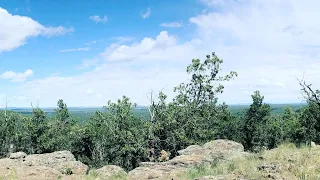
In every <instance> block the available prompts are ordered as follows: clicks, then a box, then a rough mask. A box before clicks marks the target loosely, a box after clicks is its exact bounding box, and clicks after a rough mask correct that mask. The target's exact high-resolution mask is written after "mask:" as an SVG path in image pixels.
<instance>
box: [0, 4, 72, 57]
mask: <svg viewBox="0 0 320 180" xmlns="http://www.w3.org/2000/svg"><path fill="white" fill-rule="evenodd" d="M0 24H1V28H0V53H1V52H3V51H11V50H13V49H15V48H18V47H20V46H22V45H24V44H25V43H26V42H27V39H28V38H31V37H36V36H54V35H64V34H66V33H69V32H72V31H74V29H73V28H65V27H62V26H58V27H52V26H43V25H41V24H40V23H38V22H37V21H35V20H33V19H31V18H30V17H26V16H19V15H12V14H10V13H9V12H8V11H7V10H5V9H3V8H1V7H0Z"/></svg>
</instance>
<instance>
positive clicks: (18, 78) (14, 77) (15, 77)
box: [0, 69, 33, 82]
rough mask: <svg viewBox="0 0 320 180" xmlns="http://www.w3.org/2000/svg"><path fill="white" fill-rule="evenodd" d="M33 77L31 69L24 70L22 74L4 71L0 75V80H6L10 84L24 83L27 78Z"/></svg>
mask: <svg viewBox="0 0 320 180" xmlns="http://www.w3.org/2000/svg"><path fill="white" fill-rule="evenodd" d="M32 75H33V71H32V70H31V69H28V70H26V71H25V72H23V73H16V72H13V71H6V72H4V73H3V74H1V75H0V78H1V79H8V80H11V81H12V82H23V81H26V80H27V78H28V77H30V76H32Z"/></svg>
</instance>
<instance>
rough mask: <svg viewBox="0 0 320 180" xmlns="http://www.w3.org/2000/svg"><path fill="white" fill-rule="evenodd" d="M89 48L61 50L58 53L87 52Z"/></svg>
mask: <svg viewBox="0 0 320 180" xmlns="http://www.w3.org/2000/svg"><path fill="white" fill-rule="evenodd" d="M89 49H90V48H88V47H85V48H76V49H63V50H60V51H59V52H73V51H89Z"/></svg>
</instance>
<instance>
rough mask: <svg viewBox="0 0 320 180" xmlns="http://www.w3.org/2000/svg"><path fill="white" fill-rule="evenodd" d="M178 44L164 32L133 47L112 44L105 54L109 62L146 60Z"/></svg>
mask: <svg viewBox="0 0 320 180" xmlns="http://www.w3.org/2000/svg"><path fill="white" fill-rule="evenodd" d="M175 44H176V38H175V37H174V36H169V34H168V32H167V31H162V32H160V34H159V35H158V36H157V37H156V38H155V39H152V38H144V39H142V40H141V41H140V42H139V43H133V44H131V45H119V44H112V45H111V46H109V47H108V48H107V49H106V51H105V52H104V53H103V54H104V58H105V59H106V60H108V61H126V60H135V59H145V58H148V57H150V56H153V53H155V52H158V53H159V52H164V51H165V50H166V48H169V47H171V46H173V45H175Z"/></svg>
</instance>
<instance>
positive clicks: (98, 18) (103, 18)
mask: <svg viewBox="0 0 320 180" xmlns="http://www.w3.org/2000/svg"><path fill="white" fill-rule="evenodd" d="M89 19H91V20H92V21H94V22H96V23H100V22H101V23H105V22H107V21H108V17H107V16H103V17H100V16H98V15H94V16H90V17H89Z"/></svg>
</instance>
